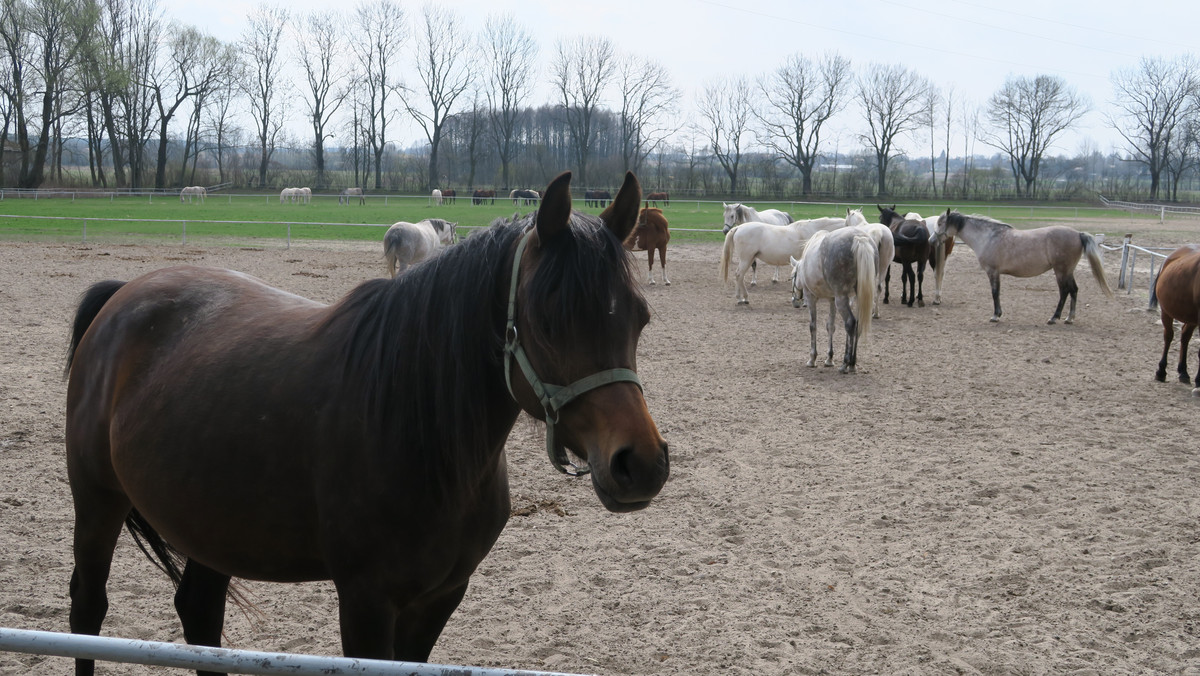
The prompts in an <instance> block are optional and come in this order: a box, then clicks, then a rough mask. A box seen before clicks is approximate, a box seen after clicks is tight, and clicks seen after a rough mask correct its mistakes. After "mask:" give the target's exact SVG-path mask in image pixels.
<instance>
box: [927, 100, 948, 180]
mask: <svg viewBox="0 0 1200 676" xmlns="http://www.w3.org/2000/svg"><path fill="white" fill-rule="evenodd" d="M941 102H942V96H941V92H939V91H938V89H937V87H935V86H933V85H932V84H931V85H930V86H929V89H927V90H926V91H925V98H924V99H923V100H922V101H921V111H922V113H921V117H922V120H921V121H922V123H923V124H924V125H925V129H926V130H927V131H928V132H929V187H930V189H931V190H932V194H933V196H934V197H937V120H938V117H937V109H938V104H939V103H941ZM946 154H947V155H949V154H950V151H949V150H948V149H947V151H946Z"/></svg>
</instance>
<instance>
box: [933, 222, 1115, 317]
mask: <svg viewBox="0 0 1200 676" xmlns="http://www.w3.org/2000/svg"><path fill="white" fill-rule="evenodd" d="M955 236H957V237H959V238H960V239H962V241H964V242H966V243H967V246H969V247H971V249H972V250H973V251H974V252H975V257H976V258H978V259H979V266H980V267H981V268H983V271H984V272H986V273H987V276H988V281H990V282H991V283H992V305H993V312H992V319H991V321H993V322H998V321H1000V315H1001V311H1000V275H1012V276H1013V277H1036V276H1038V275H1040V274H1042V273H1043V272H1046V271H1047V270H1054V277H1055V278H1056V279H1057V280H1058V306H1057V307H1055V308H1054V315H1053V316H1051V317H1050V321H1048V322H1046V323H1047V324H1053V323H1055V322H1056V321H1058V320H1059V318H1060V317H1062V309H1063V303H1065V302H1066V300H1067V296H1070V297H1071V309H1070V311H1069V312H1068V313H1067V319H1066V321H1065V323H1067V324H1070V323H1072V322H1074V321H1075V303H1076V300H1077V299H1078V296H1079V285H1078V284H1076V283H1075V266H1076V265H1078V264H1079V259H1080V258H1082V257H1083V256H1084V255H1086V256H1087V259H1088V264H1089V265H1091V268H1092V275H1093V276H1094V277H1095V278H1096V282H1097V283H1098V284H1099V285H1100V289H1101V290H1102V291H1104V293H1105V295H1107V296H1109V297H1110V298H1111V297H1112V290H1111V289H1109V288H1108V280H1106V279H1105V278H1104V261H1102V260H1100V246H1099V245H1098V244H1097V243H1096V238H1094V237H1092V236H1091V235H1089V234H1088V233H1086V232H1079V231H1078V230H1076V229H1074V228H1068V227H1067V226H1065V225H1051V226H1047V227H1045V228H1034V229H1032V230H1017V229H1016V228H1014V227H1012V226H1011V225H1009V224H1007V223H1001V222H1000V221H997V220H993V219H991V218H987V217H986V216H965V215H963V214H960V213H959V212H957V211H951V210H950V209H947V210H946V213H944V214H942V215H941V216H940V217H939V218H938V230H937V237H938V239H946V238H949V237H955Z"/></svg>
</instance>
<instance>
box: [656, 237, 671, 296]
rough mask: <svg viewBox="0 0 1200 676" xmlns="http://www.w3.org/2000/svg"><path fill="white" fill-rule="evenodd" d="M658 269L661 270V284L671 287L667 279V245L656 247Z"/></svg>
mask: <svg viewBox="0 0 1200 676" xmlns="http://www.w3.org/2000/svg"><path fill="white" fill-rule="evenodd" d="M658 267H660V268H662V278H663V284H664V285H666V286H671V280H670V279H668V278H667V245H666V244H664V245H662V246H660V247H658Z"/></svg>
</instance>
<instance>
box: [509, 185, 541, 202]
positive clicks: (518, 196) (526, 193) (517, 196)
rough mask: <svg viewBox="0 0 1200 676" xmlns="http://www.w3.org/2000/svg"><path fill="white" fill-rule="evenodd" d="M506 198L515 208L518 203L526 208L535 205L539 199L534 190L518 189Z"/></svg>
mask: <svg viewBox="0 0 1200 676" xmlns="http://www.w3.org/2000/svg"><path fill="white" fill-rule="evenodd" d="M508 196H509V197H511V198H512V203H513V206H517V203H518V202H521V203H523V204H524V205H526V206H528V205H530V204H537V202H538V199H540V196H539V195H538V193H537V191H536V190H523V189H519V188H518V189H517V190H514V191H512V192H511V193H509V195H508Z"/></svg>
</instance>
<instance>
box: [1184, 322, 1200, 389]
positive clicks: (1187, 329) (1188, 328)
mask: <svg viewBox="0 0 1200 676" xmlns="http://www.w3.org/2000/svg"><path fill="white" fill-rule="evenodd" d="M1195 330H1196V325H1195V324H1184V325H1183V332H1182V333H1180V334H1179V382H1181V383H1183V384H1184V385H1191V384H1192V381H1191V380H1189V379H1188V369H1187V349H1188V343H1189V342H1191V340H1192V332H1193V331H1195ZM1196 383H1197V384H1200V371H1197V372H1196Z"/></svg>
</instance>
